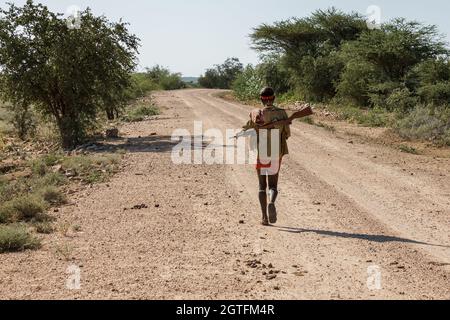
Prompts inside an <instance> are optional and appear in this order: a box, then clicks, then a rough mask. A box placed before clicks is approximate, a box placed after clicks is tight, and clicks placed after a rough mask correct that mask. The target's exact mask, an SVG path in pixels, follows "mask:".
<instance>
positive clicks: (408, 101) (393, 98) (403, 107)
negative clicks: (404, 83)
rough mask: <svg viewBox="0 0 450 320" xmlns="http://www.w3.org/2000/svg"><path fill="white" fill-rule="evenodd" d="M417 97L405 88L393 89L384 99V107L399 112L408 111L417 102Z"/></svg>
mask: <svg viewBox="0 0 450 320" xmlns="http://www.w3.org/2000/svg"><path fill="white" fill-rule="evenodd" d="M418 102H419V99H418V98H417V97H414V96H413V95H412V93H411V92H410V91H409V89H407V88H403V89H395V90H394V91H393V92H392V93H391V94H390V95H389V96H388V98H387V99H386V109H387V110H388V111H396V112H400V113H408V112H410V111H411V110H413V109H414V108H415V107H416V105H417V104H418Z"/></svg>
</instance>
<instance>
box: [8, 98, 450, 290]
mask: <svg viewBox="0 0 450 320" xmlns="http://www.w3.org/2000/svg"><path fill="white" fill-rule="evenodd" d="M215 93H216V91H211V90H185V91H175V92H162V93H158V94H157V95H156V101H157V102H158V104H159V105H160V106H161V107H163V110H164V114H163V115H162V116H160V117H159V118H158V120H153V121H146V122H140V123H135V124H130V125H127V126H125V127H124V128H123V129H122V134H123V136H124V137H125V139H123V140H122V141H119V142H115V144H118V145H119V147H120V148H122V149H125V150H126V151H127V155H126V156H125V160H124V162H125V166H124V168H123V170H122V171H121V172H120V173H119V174H118V175H117V176H115V177H114V178H113V179H112V181H110V182H109V183H107V184H102V185H98V186H94V187H93V188H91V189H88V190H84V191H82V192H80V193H78V194H76V195H74V196H72V199H71V200H72V202H73V204H74V205H72V206H67V207H65V208H63V209H61V210H60V212H58V213H55V215H56V216H57V218H58V221H59V222H58V223H59V225H60V230H64V231H67V229H68V228H67V226H75V225H76V226H77V227H76V228H71V230H72V229H75V230H77V231H74V230H72V231H70V232H61V231H60V232H57V233H55V234H53V235H51V236H49V237H47V238H46V239H45V242H44V247H43V249H41V250H40V251H36V252H32V251H27V252H24V253H18V254H8V255H0V259H1V265H0V297H1V298H23V299H25V298H26V299H29V298H32V299H41V298H62V299H94V298H107V299H118V298H126V299H128V298H129V299H215V298H221V299H252V298H257V299H449V298H450V183H449V177H450V161H449V159H448V158H447V159H439V158H432V157H427V156H416V155H410V154H405V153H400V152H399V151H397V150H393V149H390V148H388V147H384V146H377V145H370V144H368V143H366V142H364V141H362V140H361V141H359V139H358V138H357V137H348V136H345V135H344V134H341V133H332V132H330V131H327V130H325V129H323V128H319V127H315V126H310V125H307V124H303V123H295V125H294V126H293V130H292V133H293V136H292V138H291V139H290V141H289V145H290V150H291V154H290V156H289V157H288V158H286V161H285V163H284V166H283V169H282V174H281V185H280V196H279V201H278V207H279V222H278V224H277V225H275V226H272V227H263V226H261V225H260V224H259V223H260V212H259V209H258V202H257V194H258V188H257V178H256V176H255V172H254V169H253V167H252V166H245V165H213V166H209V165H179V166H177V165H174V164H173V163H172V161H171V151H172V147H173V146H174V145H175V144H176V142H174V141H171V135H172V133H173V131H174V130H175V129H179V128H185V129H187V130H189V131H190V132H193V122H194V120H199V121H200V120H201V121H203V127H204V130H207V129H210V128H217V129H220V130H222V131H224V130H225V129H237V128H239V127H240V126H242V125H243V124H244V123H245V122H246V121H247V117H248V114H249V111H250V109H249V107H248V106H243V105H239V104H236V103H232V102H229V101H225V100H221V99H220V98H218V97H216V96H215ZM153 133H156V135H152V134H153ZM140 204H145V205H146V206H144V207H143V208H141V209H134V210H131V209H130V208H132V207H134V206H135V205H140ZM125 209H127V210H125ZM69 229H70V228H69ZM70 266H72V269H68V267H70ZM73 268H75V269H73ZM77 268H79V269H77ZM73 270H79V275H80V290H70V289H68V287H67V286H66V282H67V279H71V277H73V275H74V274H73ZM69 287H70V286H69ZM72 289H73V288H72Z"/></svg>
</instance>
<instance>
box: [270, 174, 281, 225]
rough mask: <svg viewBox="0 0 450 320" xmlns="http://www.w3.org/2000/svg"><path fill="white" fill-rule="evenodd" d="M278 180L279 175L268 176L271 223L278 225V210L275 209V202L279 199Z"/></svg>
mask: <svg viewBox="0 0 450 320" xmlns="http://www.w3.org/2000/svg"><path fill="white" fill-rule="evenodd" d="M278 178H279V174H278V173H277V174H276V175H272V176H268V179H269V202H270V203H269V207H268V208H269V222H270V223H276V222H277V220H278V218H277V208H276V207H275V201H277V197H278Z"/></svg>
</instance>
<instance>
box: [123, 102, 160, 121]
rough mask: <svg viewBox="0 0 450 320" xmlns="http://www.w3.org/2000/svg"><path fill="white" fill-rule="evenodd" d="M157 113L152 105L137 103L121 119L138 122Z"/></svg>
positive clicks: (156, 109)
mask: <svg viewBox="0 0 450 320" xmlns="http://www.w3.org/2000/svg"><path fill="white" fill-rule="evenodd" d="M158 114H159V110H158V108H157V107H155V106H153V105H150V106H148V105H138V106H137V107H134V108H133V109H131V111H129V112H128V114H126V115H125V116H123V120H124V121H125V122H140V121H144V120H145V118H146V117H150V116H156V115H158Z"/></svg>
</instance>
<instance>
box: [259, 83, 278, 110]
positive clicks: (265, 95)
mask: <svg viewBox="0 0 450 320" xmlns="http://www.w3.org/2000/svg"><path fill="white" fill-rule="evenodd" d="M260 96H261V102H262V103H263V104H264V105H265V106H271V105H273V102H274V101H275V91H274V90H273V89H272V88H270V87H266V88H264V89H262V90H261V93H260Z"/></svg>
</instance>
